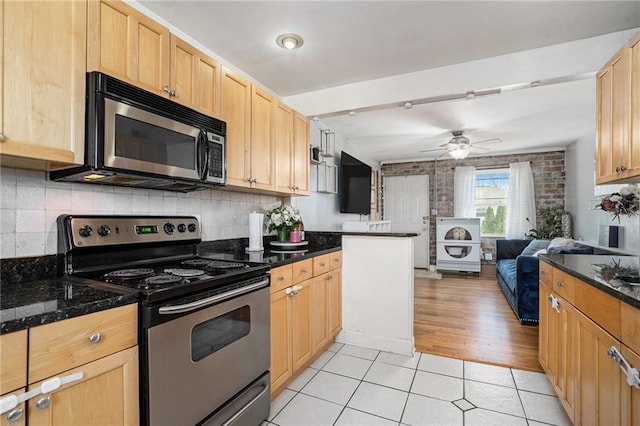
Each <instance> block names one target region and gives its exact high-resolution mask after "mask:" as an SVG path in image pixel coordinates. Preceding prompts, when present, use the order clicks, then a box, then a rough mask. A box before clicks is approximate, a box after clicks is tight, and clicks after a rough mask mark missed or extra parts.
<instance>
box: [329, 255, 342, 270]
mask: <svg viewBox="0 0 640 426" xmlns="http://www.w3.org/2000/svg"><path fill="white" fill-rule="evenodd" d="M338 268H342V251H334V252H333V253H331V268H330V269H338Z"/></svg>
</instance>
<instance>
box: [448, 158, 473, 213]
mask: <svg viewBox="0 0 640 426" xmlns="http://www.w3.org/2000/svg"><path fill="white" fill-rule="evenodd" d="M475 181H476V168H475V167H473V166H460V167H456V171H455V173H454V174H453V217H476V211H475V187H476V182H475Z"/></svg>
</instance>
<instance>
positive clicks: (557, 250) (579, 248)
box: [547, 244, 593, 254]
mask: <svg viewBox="0 0 640 426" xmlns="http://www.w3.org/2000/svg"><path fill="white" fill-rule="evenodd" d="M547 252H548V253H549V254H593V247H589V246H585V245H582V244H576V245H575V246H571V247H566V246H565V247H551V248H550V249H548V250H547Z"/></svg>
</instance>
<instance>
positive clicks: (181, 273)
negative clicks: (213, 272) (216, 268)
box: [164, 268, 204, 278]
mask: <svg viewBox="0 0 640 426" xmlns="http://www.w3.org/2000/svg"><path fill="white" fill-rule="evenodd" d="M164 273H165V274H171V275H176V276H178V277H185V278H188V277H197V276H198V275H203V274H204V271H203V270H202V269H180V268H173V269H165V270H164Z"/></svg>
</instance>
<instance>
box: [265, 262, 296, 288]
mask: <svg viewBox="0 0 640 426" xmlns="http://www.w3.org/2000/svg"><path fill="white" fill-rule="evenodd" d="M269 273H270V274H271V293H272V294H273V293H275V292H277V291H280V290H282V289H283V288H287V287H289V286H290V285H291V284H293V268H292V265H291V264H288V265H284V266H278V267H277V268H273V269H271V271H270V272H269Z"/></svg>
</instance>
